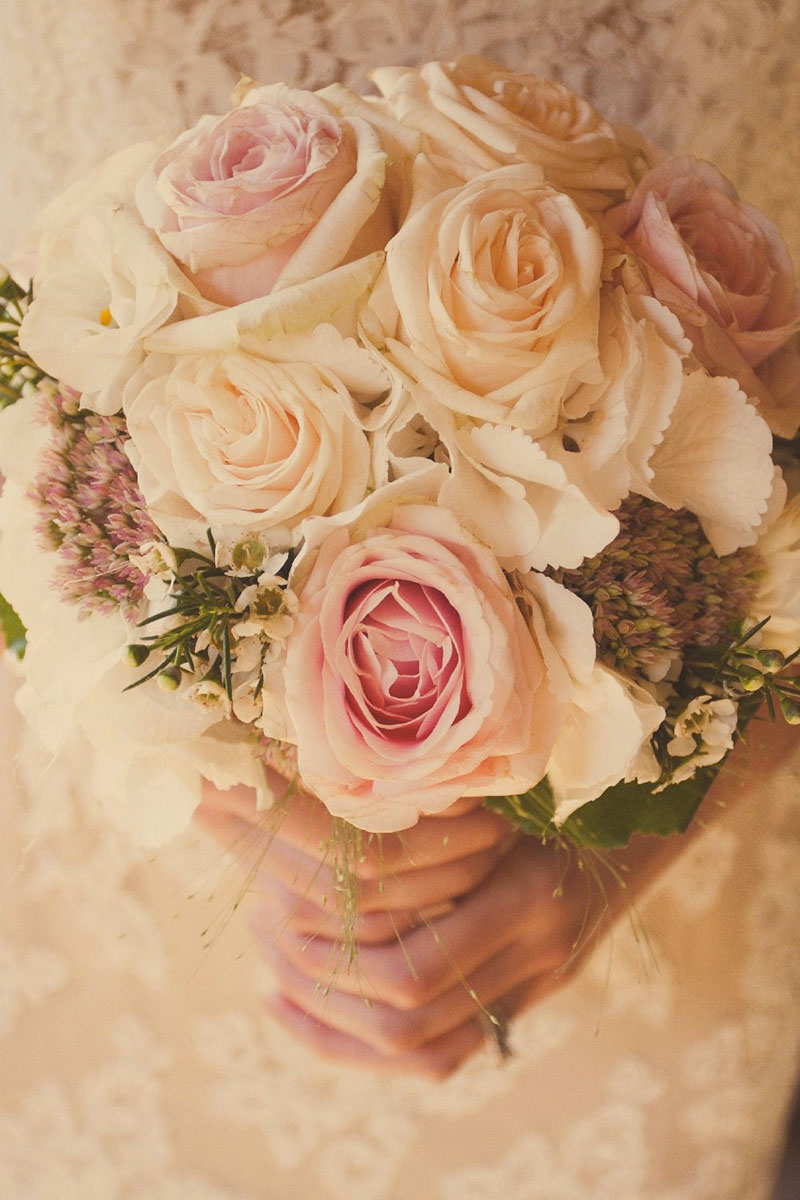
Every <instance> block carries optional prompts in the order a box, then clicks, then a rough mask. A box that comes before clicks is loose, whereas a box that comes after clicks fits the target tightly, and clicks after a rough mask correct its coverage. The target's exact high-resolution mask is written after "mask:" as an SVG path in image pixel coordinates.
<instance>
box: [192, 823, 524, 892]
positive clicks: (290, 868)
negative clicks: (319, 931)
mask: <svg viewBox="0 0 800 1200" xmlns="http://www.w3.org/2000/svg"><path fill="white" fill-rule="evenodd" d="M197 820H198V824H199V825H201V826H202V828H204V829H205V830H206V831H207V832H208V833H210V834H211V835H212V836H214V837H215V838H216V839H217V840H218V841H219V842H220V843H221V844H222V845H223V846H225V848H226V849H227V850H229V851H230V852H232V853H234V854H237V855H238V856H239V857H240V858H241V861H242V865H243V867H246V868H247V869H249V870H250V871H256V872H257V875H258V880H259V884H260V885H261V886H263V887H264V888H268V887H269V886H270V884H271V883H272V881H274V880H277V881H278V882H279V883H282V884H283V885H284V886H285V887H287V888H288V889H289V890H290V891H292V892H294V894H295V895H297V896H299V897H302V898H304V899H307V900H310V901H311V902H312V903H313V904H316V905H317V906H318V907H319V908H321V909H322V910H324V911H329V912H335V911H337V907H338V906H337V904H336V900H337V896H338V894H339V893H340V891H341V887H342V878H341V872H340V871H338V870H334V869H333V868H332V867H331V866H329V865H328V864H327V863H325V862H321V861H320V860H319V859H316V858H313V857H311V856H310V855H307V854H304V853H303V852H302V851H300V850H296V849H295V848H294V847H292V846H290V845H288V844H287V843H285V842H282V841H281V840H280V839H279V838H277V837H276V836H275V835H273V834H271V833H270V832H269V831H268V830H265V829H259V828H256V827H255V826H253V825H251V824H250V823H249V822H248V821H247V820H245V819H243V818H241V817H238V816H234V815H232V814H230V813H225V812H221V811H218V810H209V809H204V810H203V811H202V812H201V813H200V814H199V815H198V818H197ZM504 853H505V846H504V845H503V844H502V843H496V844H495V845H493V846H490V847H489V848H488V849H487V850H482V851H478V852H477V853H476V854H471V855H467V856H465V857H463V858H459V859H456V860H454V861H453V862H451V863H444V864H442V865H437V866H435V867H423V868H418V869H413V870H409V871H406V872H404V873H402V874H400V875H395V876H389V877H388V878H387V879H385V880H366V881H363V882H361V883H359V884H358V887H357V889H356V895H355V906H356V911H357V912H358V913H360V914H364V913H371V912H378V911H383V912H386V911H390V910H394V909H415V910H423V911H424V910H427V909H430V908H431V907H432V906H438V905H440V904H442V903H443V902H445V901H448V902H449V901H450V900H452V899H453V898H455V897H458V896H461V895H464V894H465V893H466V892H469V891H470V890H471V889H473V888H474V887H476V886H477V885H478V884H479V883H480V882H481V881H482V880H483V879H484V878H486V876H487V875H488V874H489V873H490V872H491V871H492V870H493V869H494V867H495V865H496V863H497V862H498V861H499V859H500V858H501V857H502V856H503V854H504Z"/></svg>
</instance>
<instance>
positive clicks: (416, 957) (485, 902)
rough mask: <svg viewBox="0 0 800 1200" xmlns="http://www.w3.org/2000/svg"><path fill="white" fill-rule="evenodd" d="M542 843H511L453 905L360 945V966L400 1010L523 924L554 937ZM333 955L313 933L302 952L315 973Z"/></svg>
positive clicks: (473, 966) (431, 994) (467, 968)
mask: <svg viewBox="0 0 800 1200" xmlns="http://www.w3.org/2000/svg"><path fill="white" fill-rule="evenodd" d="M540 849H541V847H539V846H538V843H530V841H528V842H525V843H523V844H521V845H520V846H518V847H516V848H515V849H514V850H512V851H511V852H510V853H509V854H508V855H507V856H506V858H505V859H504V861H503V864H502V869H500V870H497V871H495V872H494V873H493V874H490V875H489V876H488V877H487V878H486V879H485V880H484V881H483V882H482V883H481V884H479V885H478V886H477V887H475V888H474V889H472V890H471V891H470V892H469V894H468V895H466V896H464V897H463V898H462V899H461V900H460V901H459V902H458V903H457V904H456V905H455V907H454V908H453V909H452V911H450V912H448V913H446V914H445V915H443V916H441V917H439V918H438V919H435V920H433V921H431V922H426V923H425V924H424V925H422V926H420V927H418V928H417V929H414V930H412V931H411V932H409V933H408V934H407V935H405V936H404V937H403V939H402V942H395V943H387V944H385V945H378V946H364V947H362V948H361V950H360V952H359V962H360V967H361V971H362V972H363V974H364V976H366V977H367V978H369V979H371V980H373V981H375V985H376V987H377V986H379V987H380V994H381V997H382V999H383V1000H385V1001H386V1003H388V1004H391V1005H392V1006H393V1007H395V1008H400V1009H413V1008H419V1007H420V1006H421V1005H423V1004H427V1003H428V1002H429V1001H431V1000H433V999H435V998H436V997H437V996H439V995H441V994H442V993H444V992H446V991H448V990H449V989H450V988H451V987H452V985H453V978H454V972H455V973H459V974H460V975H461V976H466V975H470V974H471V973H472V972H473V971H475V970H477V969H478V968H479V967H480V966H481V965H482V964H483V963H484V962H486V961H487V960H488V959H490V958H492V957H493V955H495V954H496V953H498V952H499V951H500V950H502V949H503V948H504V947H505V946H506V945H508V944H509V943H511V942H512V941H514V940H515V939H516V938H517V937H518V936H519V935H520V933H521V931H522V929H523V928H524V927H526V926H527V925H528V924H530V925H531V932H532V934H539V935H540V937H541V940H542V942H543V943H544V942H545V941H546V940H547V937H548V935H551V927H550V923H551V921H552V914H551V912H550V907H551V906H552V896H549V897H548V900H549V901H550V904H549V905H544V904H541V903H540V900H541V891H542V879H543V878H544V877H545V875H546V874H547V873H548V872H547V870H546V868H547V867H548V862H547V859H544V858H543V860H542V864H541V870H540V862H539V859H540V855H539V854H538V851H539V850H540ZM540 874H541V877H542V878H539V877H538V876H539V875H540ZM559 911H560V910H559ZM332 953H335V951H332V950H331V948H330V946H329V945H327V944H326V943H325V942H324V941H323V940H322V939H316V938H315V939H314V940H313V941H312V942H311V943H310V944H309V945H308V946H307V947H306V950H305V952H304V970H306V971H307V972H308V974H309V975H311V976H315V977H316V978H319V977H320V975H321V973H322V972H323V971H324V970H326V969H327V966H328V963H329V960H330V958H331V954H332ZM337 986H338V987H339V989H340V990H342V991H347V990H349V991H351V992H352V993H357V992H358V989H359V986H360V985H359V983H358V981H357V980H355V979H351V978H350V977H344V978H342V979H340V981H339V983H338V985H337Z"/></svg>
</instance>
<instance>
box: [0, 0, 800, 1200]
mask: <svg viewBox="0 0 800 1200" xmlns="http://www.w3.org/2000/svg"><path fill="white" fill-rule="evenodd" d="M2 17H3V21H2V28H3V33H2V47H1V48H0V56H1V57H2V70H1V71H0V99H2V112H3V118H4V119H3V134H2V143H0V144H1V145H2V171H0V222H1V224H0V251H2V250H3V248H5V249H6V250H7V249H8V247H9V246H11V245H12V244H16V245H19V239H20V238H21V236H22V234H23V232H24V230H25V229H26V228H27V227H28V226H29V225H30V222H31V220H32V218H33V216H34V215H35V212H36V211H37V210H38V209H39V207H40V206H41V204H42V203H43V202H44V201H46V200H47V199H49V198H50V197H51V196H52V195H54V194H55V193H56V192H57V191H58V190H60V189H61V188H62V187H63V186H64V185H65V184H67V183H68V182H70V181H71V180H72V179H74V178H77V177H78V176H80V175H81V174H82V173H84V172H85V171H86V170H87V169H88V168H89V167H90V166H91V165H92V164H93V163H94V162H95V161H96V160H97V159H98V158H100V157H102V156H103V155H105V154H107V153H108V152H110V151H112V150H114V149H116V148H117V147H119V146H121V145H123V144H125V143H127V142H129V141H132V140H134V139H136V138H144V137H150V136H153V135H154V134H157V133H159V132H165V133H166V134H174V133H176V132H177V131H178V130H179V129H180V128H181V127H182V126H185V125H186V124H187V123H189V122H190V121H192V120H193V119H194V118H196V117H197V116H198V115H199V114H200V113H201V112H203V111H206V110H208V111H214V110H217V111H218V110H220V109H221V108H222V107H223V106H224V105H225V104H226V101H227V96H228V93H229V91H230V90H231V88H232V86H233V85H234V84H235V82H236V80H237V77H238V73H239V72H240V71H243V72H245V73H246V74H249V75H251V76H253V77H255V78H257V79H259V80H261V81H265V82H267V81H270V80H273V79H278V78H285V79H290V80H292V81H294V82H296V83H298V84H300V85H305V86H314V85H319V84H323V83H326V82H329V81H331V80H333V79H335V78H341V79H345V80H346V81H348V82H351V83H353V84H355V85H357V86H360V85H361V84H363V82H364V73H365V71H366V70H367V68H368V66H369V65H370V64H374V63H378V62H384V63H392V62H407V61H420V60H425V59H430V58H442V57H451V56H453V55H454V54H456V53H458V52H462V51H470V52H482V53H488V54H491V55H493V56H495V57H500V58H502V59H504V60H505V61H506V62H507V63H508V64H509V65H511V66H516V67H525V68H526V69H529V70H533V71H538V72H540V73H543V74H548V75H551V76H555V77H558V78H561V79H563V80H564V82H566V83H568V84H569V85H571V86H573V87H574V88H576V89H577V90H579V91H582V92H583V93H584V94H587V95H589V96H591V97H592V98H593V99H594V100H595V102H596V103H597V104H598V105H599V106H600V107H601V108H602V109H603V110H604V111H605V112H606V113H607V114H608V115H609V116H611V117H612V118H614V119H617V120H628V121H631V122H635V123H637V124H639V125H640V126H641V127H643V128H644V129H645V131H646V132H647V133H648V134H649V135H650V136H651V137H652V138H653V139H654V140H657V141H660V142H661V143H662V144H666V145H668V146H683V147H688V148H690V149H692V150H693V151H694V152H696V153H699V154H705V155H708V156H710V157H713V158H714V159H715V161H717V162H718V163H719V165H720V166H721V167H722V168H723V170H725V171H726V172H727V173H728V174H729V175H730V176H731V177H732V178H733V179H734V180H735V181H736V182H737V184H738V186H739V187H740V190H741V191H742V193H743V194H744V195H745V196H746V197H747V198H748V199H750V200H751V201H753V202H754V203H756V204H758V205H760V206H761V207H763V208H764V209H765V210H766V211H767V212H768V213H769V214H770V215H772V216H773V217H774V218H775V219H776V220H778V221H779V223H780V224H781V226H782V228H783V230H784V232H785V234H786V236H787V239H788V240H789V242H790V244H791V246H792V248H793V250H794V252H795V255H796V256H797V257H798V259H800V210H798V207H797V203H796V197H797V194H798V188H799V187H800V170H799V169H798V164H799V163H800V156H798V155H797V153H796V149H797V147H796V139H797V126H796V122H797V115H796V114H797V112H798V111H799V110H800V72H799V71H798V65H797V59H798V55H797V48H798V46H800V4H798V0H761V2H756V0H750V2H749V3H747V4H743V3H740V2H739V0H729V2H723V0H627V2H621V0H560V2H559V3H557V4H556V3H553V0H503V2H502V3H500V0H495V2H491V0H404V2H403V0H362V2H355V0H352V2H351V0H2ZM0 672H2V679H0V750H1V751H2V757H0V763H2V766H0V800H1V801H2V802H1V803H0V826H2V828H1V829H0V1200H306V1198H307V1197H308V1198H311V1197H313V1198H314V1200H317V1198H319V1200H501V1198H502V1200H765V1198H766V1196H767V1195H768V1193H769V1189H770V1179H771V1173H772V1170H773V1168H774V1163H775V1159H776V1156H777V1154H778V1153H779V1149H780V1141H781V1132H782V1126H783V1121H784V1119H785V1113H786V1107H787V1104H788V1102H789V1098H790V1095H791V1091H792V1088H793V1084H794V1081H795V1078H796V1074H797V1067H798V1060H799V1056H800V867H799V866H798V864H800V752H798V751H796V752H795V754H794V758H793V760H791V759H790V760H788V761H787V763H786V764H784V765H783V766H782V768H781V769H780V770H779V771H778V772H777V773H773V774H765V775H764V776H763V777H761V779H760V782H759V783H758V784H756V785H753V786H752V787H750V788H748V789H747V795H746V797H745V799H744V802H742V803H739V804H737V805H732V806H731V808H730V809H729V810H728V811H727V812H725V813H724V815H723V816H722V817H721V819H720V820H719V821H717V822H716V823H715V825H714V826H713V828H711V829H709V831H708V832H707V833H706V834H705V835H704V837H703V838H702V839H701V840H700V841H699V842H698V843H697V844H696V845H695V846H694V847H693V848H692V849H691V850H690V851H688V852H687V853H686V854H685V855H684V857H683V858H682V859H681V860H680V861H679V862H678V863H677V864H676V865H675V866H674V867H673V868H672V869H671V870H670V871H669V872H668V873H667V875H666V877H664V878H662V880H661V881H660V882H659V883H658V884H657V885H656V887H655V888H654V889H652V890H651V892H650V893H649V895H648V896H647V898H646V900H645V901H644V902H643V904H642V906H641V910H640V916H641V919H642V922H643V924H644V926H645V928H646V930H647V934H648V936H649V941H650V949H651V950H652V954H653V955H654V957H655V960H656V963H657V966H656V968H651V969H649V970H648V969H647V968H646V963H647V962H648V961H649V951H643V949H642V946H641V944H638V943H637V941H636V939H635V938H634V937H633V936H632V934H631V933H630V931H629V930H628V929H627V927H625V926H622V927H620V928H619V929H618V931H617V932H616V934H615V935H614V937H613V941H612V943H611V945H610V946H609V945H608V944H606V945H604V946H602V947H601V948H600V949H599V950H598V952H597V953H596V954H595V956H594V958H593V959H592V960H591V961H590V962H589V964H588V965H587V967H586V968H585V970H584V971H583V972H582V974H581V975H580V976H579V977H578V978H577V979H575V980H573V982H572V983H570V984H569V986H567V987H565V988H563V989H562V990H561V991H559V992H558V993H557V994H555V995H554V996H553V997H552V998H551V999H550V1000H548V1001H547V1002H545V1003H544V1004H542V1005H541V1006H539V1007H538V1008H536V1009H534V1010H532V1011H530V1012H529V1013H528V1014H526V1015H525V1016H524V1017H523V1018H522V1019H520V1020H519V1021H518V1023H517V1025H516V1026H515V1036H514V1044H515V1049H516V1052H517V1053H516V1056H515V1058H514V1059H512V1061H511V1062H510V1063H509V1064H508V1065H507V1066H505V1067H504V1068H503V1069H498V1068H497V1066H496V1065H495V1062H494V1060H493V1059H492V1058H491V1057H490V1056H489V1055H488V1054H487V1055H486V1056H485V1057H479V1058H477V1059H476V1060H474V1061H473V1062H471V1063H470V1064H469V1065H468V1066H467V1067H465V1068H464V1069H463V1070H462V1071H461V1072H459V1073H458V1074H457V1075H456V1076H455V1077H454V1078H452V1079H451V1080H449V1081H448V1082H447V1083H445V1084H437V1085H429V1084H423V1083H419V1082H416V1081H412V1080H396V1081H393V1082H390V1083H387V1081H386V1080H385V1079H376V1078H373V1077H372V1076H370V1075H369V1074H365V1073H358V1072H353V1071H342V1070H341V1069H337V1068H333V1067H328V1066H326V1065H324V1064H322V1063H320V1062H319V1061H317V1060H316V1059H315V1058H314V1057H313V1056H312V1055H311V1054H310V1053H308V1052H306V1051H305V1050H304V1049H302V1048H300V1047H298V1046H297V1045H295V1044H294V1043H293V1042H292V1041H290V1040H289V1039H288V1038H287V1037H286V1035H285V1034H283V1033H282V1032H281V1031H279V1030H278V1029H277V1028H276V1027H275V1026H273V1025H271V1024H270V1022H269V1020H268V1019H267V1018H266V1017H265V1016H264V1014H263V1012H262V1006H261V997H262V996H263V995H264V994H265V992H266V990H267V989H268V988H269V986H270V981H269V979H268V977H267V974H266V969H265V968H264V967H263V966H262V965H261V963H260V962H259V959H258V956H257V954H256V952H255V950H254V948H253V946H252V945H251V943H250V941H249V936H248V930H247V923H246V914H245V913H244V912H243V911H242V909H240V910H239V911H238V912H237V913H236V914H235V916H231V915H230V913H229V906H230V905H231V903H232V902H233V901H234V900H236V899H237V898H238V894H239V886H240V885H239V882H238V880H237V878H236V875H235V868H234V867H233V866H232V865H230V864H226V863H224V862H222V861H221V859H220V854H219V851H218V850H217V849H216V847H213V846H210V845H209V844H208V843H207V842H205V841H204V840H203V839H202V838H201V837H200V836H199V835H196V834H191V835H189V836H187V837H186V838H184V839H183V841H182V842H180V843H179V844H177V845H175V846H173V847H172V848H170V849H169V850H168V851H166V852H163V853H160V854H159V855H158V856H157V857H153V856H152V855H146V854H143V853H141V852H139V851H137V850H136V849H135V848H134V847H132V846H131V845H130V843H129V842H127V841H126V840H125V839H124V838H123V837H122V836H120V835H117V834H116V833H115V832H114V831H113V830H112V829H110V828H109V827H108V824H107V822H106V821H105V820H104V818H103V817H102V816H101V815H100V814H98V813H96V812H94V811H93V809H92V807H91V804H90V802H89V801H88V800H87V799H86V797H85V795H84V793H83V787H82V781H83V779H84V778H85V774H86V764H85V751H84V750H83V748H82V747H81V746H80V745H77V744H76V745H73V746H71V747H70V749H69V752H68V753H67V754H65V755H64V756H63V758H62V759H61V760H59V761H58V762H55V763H53V762H49V761H46V760H45V759H44V758H43V756H42V755H41V753H40V752H39V751H38V750H37V749H36V747H35V745H34V744H33V743H32V741H31V740H30V735H28V734H27V733H26V732H25V731H24V730H22V729H21V727H20V724H19V720H18V718H17V715H16V712H15V710H14V708H13V703H12V692H13V688H14V684H15V681H14V674H15V667H14V665H13V663H11V662H9V661H6V663H5V664H3V665H2V667H0ZM15 761H16V762H17V763H18V764H19V765H18V767H16V768H15V767H13V766H12V763H13V762H15ZM767 765H768V764H765V766H767ZM736 785H737V780H736V778H735V775H733V776H731V784H730V786H731V788H734V787H735V786H736ZM229 918H230V919H229Z"/></svg>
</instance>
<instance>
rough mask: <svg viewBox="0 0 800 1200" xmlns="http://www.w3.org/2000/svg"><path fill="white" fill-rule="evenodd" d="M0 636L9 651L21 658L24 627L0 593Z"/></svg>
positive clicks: (23, 647) (23, 651) (23, 646)
mask: <svg viewBox="0 0 800 1200" xmlns="http://www.w3.org/2000/svg"><path fill="white" fill-rule="evenodd" d="M0 634H2V638H3V641H4V642H5V644H6V645H7V646H8V648H9V650H13V652H14V653H15V654H16V656H17V658H22V656H23V655H24V653H25V626H24V625H23V624H22V621H20V619H19V617H18V616H17V614H16V612H15V611H14V609H13V608H12V607H11V605H10V604H9V603H8V601H7V600H6V598H5V596H3V595H2V593H0Z"/></svg>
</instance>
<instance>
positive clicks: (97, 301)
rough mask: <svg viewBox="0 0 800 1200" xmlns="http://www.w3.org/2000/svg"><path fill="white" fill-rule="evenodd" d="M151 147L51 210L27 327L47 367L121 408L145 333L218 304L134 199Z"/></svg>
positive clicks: (87, 395)
mask: <svg viewBox="0 0 800 1200" xmlns="http://www.w3.org/2000/svg"><path fill="white" fill-rule="evenodd" d="M151 155H152V149H151V148H150V147H147V146H144V147H140V146H136V147H133V148H132V150H130V151H126V152H125V153H124V154H122V155H117V156H115V158H114V159H112V160H110V161H109V162H108V163H106V164H104V165H103V169H102V171H99V172H98V173H96V175H95V176H92V177H90V179H89V180H87V181H85V182H83V183H82V184H80V185H76V187H75V188H73V189H71V191H70V192H68V193H67V195H66V196H65V197H64V199H63V201H62V202H60V203H58V204H56V205H53V206H51V209H50V210H48V214H47V217H46V220H45V222H44V227H43V231H42V239H41V244H40V247H39V267H38V270H37V272H36V277H35V279H34V289H33V290H34V300H33V303H32V304H31V306H30V308H29V309H28V312H27V313H26V315H25V319H24V320H23V322H22V327H21V330H20V344H21V345H22V347H23V348H24V349H25V350H26V352H27V353H28V354H30V356H31V357H32V358H33V359H34V360H35V361H36V362H37V363H38V364H39V366H40V367H41V368H42V369H43V370H44V371H46V372H47V373H48V374H49V375H52V376H53V377H54V378H55V379H58V380H60V381H61V382H62V383H64V384H67V385H68V386H69V387H72V388H75V389H76V390H77V391H79V392H81V393H82V394H83V395H82V404H83V406H84V407H85V408H92V409H94V410H95V411H96V412H100V413H113V412H117V411H118V409H119V408H120V403H121V395H122V388H123V386H124V384H125V382H126V381H127V379H128V378H129V377H130V375H131V373H132V372H133V371H134V370H135V369H136V367H137V366H138V364H139V363H140V362H141V360H142V358H143V353H142V349H141V340H142V338H144V337H146V336H147V335H148V334H150V333H153V332H154V331H155V330H157V329H159V328H160V327H161V326H162V325H164V324H165V323H166V322H167V321H169V320H171V319H173V318H174V317H175V316H176V315H194V314H197V313H199V312H204V311H206V310H207V309H208V308H209V305H208V304H207V303H206V302H205V301H203V300H202V299H201V297H200V296H199V294H198V293H197V291H196V289H195V288H194V286H193V285H192V284H191V283H190V281H189V280H188V279H187V278H186V276H185V275H183V273H182V272H181V271H180V270H179V268H178V267H177V266H176V265H175V263H174V262H173V261H172V259H171V258H170V256H169V254H167V253H166V251H165V250H164V249H163V248H162V247H161V246H160V245H159V243H158V241H157V239H156V238H155V237H154V235H153V234H152V233H150V232H149V230H147V229H145V227H144V226H143V224H142V222H141V220H140V218H139V217H138V215H137V214H136V212H135V211H134V209H133V208H132V205H131V189H132V177H135V172H136V171H140V170H141V169H142V166H143V160H146V159H147V158H148V157H150V156H151Z"/></svg>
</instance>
